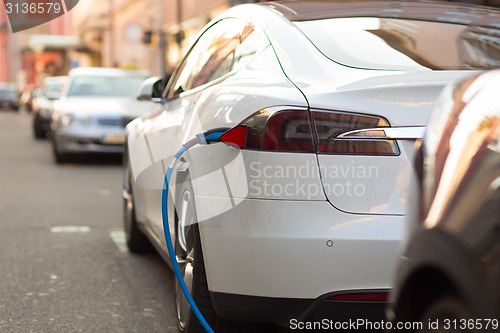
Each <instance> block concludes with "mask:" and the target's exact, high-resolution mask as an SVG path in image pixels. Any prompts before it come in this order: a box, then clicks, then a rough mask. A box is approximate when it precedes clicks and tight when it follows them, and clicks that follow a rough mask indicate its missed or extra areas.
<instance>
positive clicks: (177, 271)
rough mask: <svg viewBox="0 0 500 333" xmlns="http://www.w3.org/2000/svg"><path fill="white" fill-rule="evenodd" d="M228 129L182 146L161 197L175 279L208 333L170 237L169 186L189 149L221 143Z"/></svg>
mask: <svg viewBox="0 0 500 333" xmlns="http://www.w3.org/2000/svg"><path fill="white" fill-rule="evenodd" d="M227 130H228V128H216V129H213V130H210V131H206V132H203V133H200V134H198V135H196V137H195V138H193V139H191V140H189V141H188V142H186V143H185V144H183V145H182V147H181V148H180V149H179V150H178V151H177V153H176V154H175V155H174V158H173V160H172V163H171V164H170V166H169V167H168V169H167V172H166V174H165V181H164V183H163V190H162V197H161V212H162V220H163V232H164V233H165V241H166V243H167V249H168V255H169V257H170V261H171V262H172V268H173V269H174V273H175V277H176V278H177V281H179V285H180V287H181V290H182V292H183V294H184V296H185V297H186V300H187V301H188V303H189V306H190V307H191V309H192V310H193V313H194V314H195V316H196V318H198V320H199V321H200V324H201V325H202V326H203V328H204V329H205V331H206V332H207V333H214V331H213V330H212V328H211V327H210V325H209V324H208V322H207V321H206V319H205V318H204V317H203V315H202V314H201V312H200V310H199V309H198V306H196V303H195V302H194V299H193V297H192V296H191V294H190V293H189V290H188V288H187V286H186V283H185V282H184V278H183V277H182V273H181V270H180V268H179V264H178V263H177V259H176V257H175V250H174V246H173V244H172V238H171V237H170V227H169V225H168V210H167V208H168V186H169V184H170V178H171V176H172V173H173V171H174V170H175V168H176V166H177V163H178V162H179V159H180V158H181V156H182V154H184V153H185V152H186V151H187V150H188V149H190V148H191V147H193V146H195V145H197V144H208V143H214V142H220V137H221V135H222V134H224V132H226V131H227Z"/></svg>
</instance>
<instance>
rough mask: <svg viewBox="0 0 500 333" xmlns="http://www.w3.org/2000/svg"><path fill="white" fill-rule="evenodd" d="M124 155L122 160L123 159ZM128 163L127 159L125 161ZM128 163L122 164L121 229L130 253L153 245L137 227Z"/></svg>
mask: <svg viewBox="0 0 500 333" xmlns="http://www.w3.org/2000/svg"><path fill="white" fill-rule="evenodd" d="M125 158H126V157H125V156H124V160H125ZM126 163H128V161H127V162H126ZM129 170H130V169H129V166H128V164H124V171H123V172H124V177H123V192H122V193H123V229H124V230H125V239H126V242H127V247H128V249H129V250H130V252H132V253H144V252H150V251H151V250H152V249H153V247H152V245H151V243H150V242H149V240H148V239H147V237H146V236H145V235H144V234H143V233H142V231H141V230H140V229H139V226H138V223H137V219H136V217H135V205H134V195H133V193H132V185H131V175H130V171H129Z"/></svg>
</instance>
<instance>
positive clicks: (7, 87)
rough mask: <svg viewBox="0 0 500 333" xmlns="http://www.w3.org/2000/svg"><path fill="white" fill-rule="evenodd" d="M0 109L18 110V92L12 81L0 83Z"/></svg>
mask: <svg viewBox="0 0 500 333" xmlns="http://www.w3.org/2000/svg"><path fill="white" fill-rule="evenodd" d="M0 109H10V110H14V111H18V110H19V94H18V93H17V88H16V85H15V84H14V83H4V82H2V83H0Z"/></svg>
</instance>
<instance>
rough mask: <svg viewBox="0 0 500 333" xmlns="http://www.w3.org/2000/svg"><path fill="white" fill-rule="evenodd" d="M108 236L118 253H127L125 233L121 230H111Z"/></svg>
mask: <svg viewBox="0 0 500 333" xmlns="http://www.w3.org/2000/svg"><path fill="white" fill-rule="evenodd" d="M109 236H110V237H111V239H112V240H113V242H115V244H116V246H117V247H118V250H120V252H123V253H126V252H128V248H127V239H126V237H125V232H124V231H123V229H113V230H110V231H109Z"/></svg>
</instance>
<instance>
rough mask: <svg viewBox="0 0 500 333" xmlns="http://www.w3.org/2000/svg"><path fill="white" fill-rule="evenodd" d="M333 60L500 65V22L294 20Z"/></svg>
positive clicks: (392, 65)
mask: <svg viewBox="0 0 500 333" xmlns="http://www.w3.org/2000/svg"><path fill="white" fill-rule="evenodd" d="M293 23H294V24H295V25H296V26H297V27H298V28H299V29H300V30H301V31H302V32H303V33H304V34H305V35H306V36H307V37H308V38H309V39H310V41H311V42H312V43H313V44H314V45H315V46H316V47H317V48H318V49H319V50H320V51H321V52H322V53H323V54H324V55H325V56H326V57H328V58H330V59H331V60H333V61H335V62H338V63H340V64H343V65H346V66H350V67H356V68H366V69H382V70H409V71H413V70H462V69H487V68H493V67H500V29H498V28H500V26H498V27H495V26H490V27H479V26H468V25H464V24H457V23H455V22H453V23H449V22H428V21H418V20H404V19H393V18H374V17H359V18H334V19H325V20H315V21H298V22H293Z"/></svg>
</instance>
